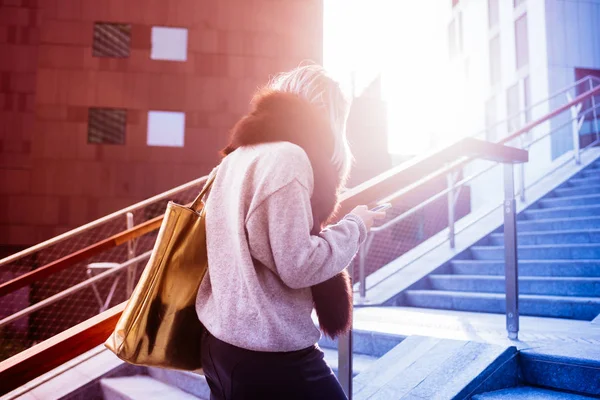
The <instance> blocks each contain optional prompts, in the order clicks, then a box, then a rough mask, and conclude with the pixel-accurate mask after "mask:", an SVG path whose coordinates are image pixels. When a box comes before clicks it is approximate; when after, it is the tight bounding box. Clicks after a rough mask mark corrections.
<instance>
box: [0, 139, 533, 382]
mask: <svg viewBox="0 0 600 400" xmlns="http://www.w3.org/2000/svg"><path fill="white" fill-rule="evenodd" d="M493 148H500V149H501V150H500V151H498V150H497V151H496V153H497V154H498V155H499V156H500V157H503V158H507V157H508V158H515V157H522V154H521V153H518V152H517V153H515V152H514V151H512V150H511V149H509V148H505V147H503V146H497V145H491V144H489V143H485V142H481V141H477V140H474V139H464V140H463V141H461V142H460V143H456V144H455V145H453V146H450V147H448V148H447V149H444V150H443V151H439V152H436V153H434V154H433V155H431V156H430V157H428V158H425V159H422V160H420V161H419V162H411V163H408V164H406V165H404V166H401V167H398V168H394V169H392V170H390V171H387V172H386V173H384V174H382V175H380V176H378V177H376V178H374V179H372V180H370V181H369V182H366V183H365V184H362V185H360V186H359V187H356V188H354V189H352V190H349V191H347V192H346V193H344V194H343V195H342V199H341V209H340V213H339V215H344V214H345V213H346V212H347V211H349V210H351V209H352V208H353V207H355V206H356V205H358V204H368V205H371V206H372V205H374V204H375V203H376V202H377V200H378V199H380V198H381V197H386V196H389V197H391V198H393V197H394V196H396V195H397V193H398V192H397V191H396V189H397V188H398V187H399V186H398V183H399V182H405V181H406V180H408V179H410V178H411V177H414V176H415V174H417V173H421V174H422V173H429V174H430V176H433V175H436V174H439V171H438V172H436V171H435V168H436V166H437V165H438V164H443V163H445V162H450V161H452V160H456V159H460V158H463V157H465V156H471V155H475V156H478V155H481V154H488V153H489V152H490V149H493ZM159 224H160V217H156V218H154V219H152V220H150V221H147V222H146V223H144V224H141V225H139V226H136V227H134V228H132V229H130V230H127V231H124V232H121V233H119V234H117V235H115V236H113V237H111V238H108V239H106V240H104V241H101V242H98V243H96V244H94V245H91V246H88V247H87V248H85V249H82V250H81V251H79V252H77V253H74V254H72V255H70V256H67V257H63V258H62V259H60V260H57V261H56V262H55V263H53V264H50V265H47V266H44V267H42V268H39V269H38V270H37V271H34V272H33V273H34V274H36V273H37V274H40V276H48V274H50V273H51V272H56V271H58V270H59V269H61V268H68V267H69V266H70V265H74V264H77V263H79V262H80V261H81V259H82V258H84V257H86V256H91V255H94V254H97V253H99V252H102V251H105V250H106V249H107V248H110V247H115V246H118V245H119V244H122V243H126V242H128V241H130V240H132V239H133V238H138V237H141V236H143V235H144V234H146V233H147V232H149V231H150V230H152V229H156V228H158V226H159ZM147 257H148V253H145V254H141V255H139V256H137V257H134V258H132V259H130V260H129V261H127V262H124V263H122V264H120V265H119V266H118V267H115V268H113V269H111V270H108V271H106V272H104V273H103V274H101V275H98V276H96V277H94V278H92V279H91V280H88V281H87V282H82V283H81V284H79V285H78V286H75V287H73V288H71V289H70V290H81V289H83V288H86V287H90V285H92V284H93V283H96V281H98V280H101V279H104V278H106V277H107V276H111V275H113V274H117V273H119V272H120V271H123V270H125V269H126V268H128V267H129V266H130V265H132V264H134V263H138V262H141V261H143V260H145V259H146V258H147ZM32 281H34V279H33V278H32V275H29V274H24V275H23V276H22V277H20V278H17V279H16V280H13V281H11V282H8V283H7V284H5V285H4V288H5V289H4V290H5V293H6V292H8V291H9V289H11V290H14V289H16V288H18V287H22V286H23V285H24V284H25V283H27V284H29V283H31V282H32ZM69 295H70V293H59V294H57V295H55V296H54V297H51V298H48V299H46V300H45V301H46V302H47V303H53V302H56V301H60V300H62V299H63V298H64V297H65V296H69ZM44 306H45V304H39V305H33V306H32V307H33V308H28V309H25V310H23V311H22V312H21V313H20V314H18V315H16V316H11V317H8V318H9V320H5V321H6V323H14V321H15V320H18V319H20V318H22V317H23V316H26V315H29V314H31V313H33V312H35V311H37V310H38V309H39V308H41V307H44ZM123 307H124V304H123V303H122V304H119V305H118V306H116V307H113V308H111V309H110V310H108V311H106V312H103V313H100V314H99V315H97V316H96V317H93V318H92V319H91V320H89V321H86V322H84V323H83V324H79V325H76V326H74V327H72V328H70V329H69V330H66V331H64V332H61V333H59V334H58V335H56V336H54V337H53V338H51V339H48V340H46V341H44V342H42V343H40V344H38V345H36V346H33V347H31V348H29V349H27V350H25V351H23V352H21V353H19V354H18V355H16V356H14V357H12V358H9V359H8V360H6V361H4V362H2V363H0V393H5V392H7V391H9V390H12V389H14V388H16V387H18V386H20V385H22V384H24V383H25V382H27V381H28V380H31V379H32V378H33V377H35V376H39V375H41V374H43V373H45V372H47V371H49V370H50V369H52V368H55V367H56V366H58V365H60V364H61V363H63V362H65V361H66V360H67V359H70V358H73V357H75V356H77V355H79V354H81V353H83V352H85V351H87V350H89V349H91V348H92V347H94V346H96V345H98V344H100V343H102V342H103V341H104V340H105V339H106V337H107V336H108V334H109V333H110V331H111V329H112V328H113V327H114V325H115V322H116V320H117V318H118V317H119V315H120V312H121V311H122V309H123ZM3 322H4V321H3ZM349 337H350V336H347V337H346V340H348V338H349ZM341 342H344V339H342V340H341ZM59 354H60V356H58V355H59ZM340 354H341V356H342V357H343V355H344V353H343V352H341V353H340ZM346 354H349V353H346ZM348 367H350V365H349V364H348ZM342 369H343V367H342ZM350 371H351V368H350ZM343 376H344V373H343V371H342V373H340V379H341V380H342V381H344V377H343ZM345 384H346V385H348V384H349V383H348V382H346V383H345Z"/></svg>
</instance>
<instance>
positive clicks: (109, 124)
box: [88, 108, 127, 144]
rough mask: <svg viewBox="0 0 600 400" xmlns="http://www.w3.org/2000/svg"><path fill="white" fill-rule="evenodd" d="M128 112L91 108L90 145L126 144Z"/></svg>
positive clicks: (89, 121) (89, 114)
mask: <svg viewBox="0 0 600 400" xmlns="http://www.w3.org/2000/svg"><path fill="white" fill-rule="evenodd" d="M126 125H127V110H119V109H113V108H90V110H89V113H88V143H96V144H125V127H126Z"/></svg>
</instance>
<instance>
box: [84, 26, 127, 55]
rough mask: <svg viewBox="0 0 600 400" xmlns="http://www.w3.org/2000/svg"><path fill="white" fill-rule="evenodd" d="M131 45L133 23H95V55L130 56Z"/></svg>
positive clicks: (93, 52)
mask: <svg viewBox="0 0 600 400" xmlns="http://www.w3.org/2000/svg"><path fill="white" fill-rule="evenodd" d="M130 45H131V25H128V24H105V23H96V24H95V25H94V44H93V50H92V55H93V56H94V57H116V58H125V57H129V48H130Z"/></svg>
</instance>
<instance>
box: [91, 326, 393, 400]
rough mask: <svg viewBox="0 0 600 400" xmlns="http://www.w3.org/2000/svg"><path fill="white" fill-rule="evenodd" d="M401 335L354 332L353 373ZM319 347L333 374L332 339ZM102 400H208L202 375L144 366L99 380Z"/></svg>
mask: <svg viewBox="0 0 600 400" xmlns="http://www.w3.org/2000/svg"><path fill="white" fill-rule="evenodd" d="M402 340H404V337H403V336H396V335H386V334H375V333H373V332H368V331H354V335H353V341H354V355H353V359H354V360H353V363H354V370H353V372H354V376H356V375H358V374H359V373H361V372H363V371H365V370H367V369H368V368H369V367H370V366H371V365H372V364H373V363H375V362H376V361H377V360H378V359H379V358H380V357H382V356H383V355H384V354H386V353H387V352H388V351H390V350H391V349H392V348H394V347H396V346H397V345H398V344H399V343H400V342H401V341H402ZM319 346H320V347H321V349H322V350H323V352H324V353H325V359H326V360H327V363H328V364H329V365H330V366H331V368H332V370H333V372H334V373H336V374H337V369H338V368H337V366H338V354H337V343H336V341H333V340H330V339H327V338H323V339H321V341H320V342H319ZM100 386H101V389H102V394H103V396H104V399H105V400H138V399H139V400H142V399H144V400H145V399H148V400H153V399H181V400H194V399H195V400H198V399H200V400H208V399H209V398H210V389H209V387H208V383H207V382H206V378H205V377H204V376H203V375H200V374H196V373H192V372H183V371H173V370H165V369H158V368H146V374H144V375H135V376H120V377H112V378H104V379H102V380H101V381H100Z"/></svg>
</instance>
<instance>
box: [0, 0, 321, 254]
mask: <svg viewBox="0 0 600 400" xmlns="http://www.w3.org/2000/svg"><path fill="white" fill-rule="evenodd" d="M1 4H2V5H0V134H1V135H0V245H4V246H26V245H31V244H33V243H36V242H39V241H41V240H45V239H47V238H49V237H52V236H54V235H57V234H59V233H61V232H64V231H66V230H69V229H71V228H73V227H76V226H79V225H81V224H83V223H85V222H88V221H90V220H93V219H95V218H98V217H100V216H103V215H106V214H108V213H110V212H113V211H116V210H118V209H121V208H123V207H125V206H128V205H130V204H133V203H135V202H136V201H139V200H141V199H144V198H147V197H149V196H151V195H154V194H157V193H159V192H162V191H164V190H167V189H169V188H172V187H174V186H176V185H178V184H182V183H184V182H187V181H189V180H191V179H194V178H197V177H199V176H202V175H204V174H206V173H207V172H208V171H209V170H210V168H212V167H213V166H214V165H215V163H216V162H217V160H218V157H217V152H218V150H219V149H220V148H221V147H222V146H223V145H224V144H225V141H226V137H227V131H228V129H229V128H230V127H231V126H232V124H233V123H234V122H235V120H236V119H237V118H239V117H240V116H241V115H242V114H243V113H244V112H245V110H246V109H247V104H248V100H249V98H250V96H251V94H252V92H253V91H254V90H255V89H256V88H257V87H258V86H259V85H261V84H263V83H264V82H265V81H266V79H267V78H268V76H269V75H270V74H273V73H276V72H278V71H281V70H286V69H289V68H291V67H293V66H296V65H297V64H298V63H299V62H300V61H302V60H305V59H312V60H315V61H320V60H321V54H322V40H321V38H322V4H321V1H320V0H309V1H304V0H288V1H276V0H257V1H252V2H248V1H243V0H220V1H212V0H177V1H164V0H127V1H123V0H4V1H3V2H1ZM96 22H104V23H123V24H131V39H130V40H131V42H130V54H129V57H126V58H101V57H94V56H93V55H92V44H93V34H94V24H95V23H96ZM154 26H167V27H179V28H186V29H187V30H188V45H187V61H185V62H177V61H157V60H152V59H150V51H151V30H152V27H154ZM90 107H106V108H120V109H126V110H127V125H126V133H125V144H122V145H116V144H112V145H109V144H93V143H89V142H88V110H89V108H90ZM150 110H159V111H180V112H185V139H184V143H185V144H184V146H183V147H156V146H148V145H147V119H148V117H147V115H148V111H150Z"/></svg>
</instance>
